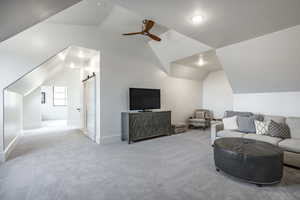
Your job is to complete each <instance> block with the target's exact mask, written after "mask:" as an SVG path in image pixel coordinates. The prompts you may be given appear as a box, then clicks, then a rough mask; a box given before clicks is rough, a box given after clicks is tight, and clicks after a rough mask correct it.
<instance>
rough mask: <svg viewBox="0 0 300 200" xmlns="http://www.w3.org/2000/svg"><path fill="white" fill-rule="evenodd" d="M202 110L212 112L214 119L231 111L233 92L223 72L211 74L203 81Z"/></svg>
mask: <svg viewBox="0 0 300 200" xmlns="http://www.w3.org/2000/svg"><path fill="white" fill-rule="evenodd" d="M203 108H205V109H209V110H212V111H213V114H214V117H215V118H222V117H223V115H224V112H225V111H226V110H232V109H233V92H232V89H231V86H230V83H229V81H228V79H227V76H226V74H225V72H224V71H223V70H220V71H216V72H211V73H209V74H208V76H207V77H206V78H205V79H204V80H203Z"/></svg>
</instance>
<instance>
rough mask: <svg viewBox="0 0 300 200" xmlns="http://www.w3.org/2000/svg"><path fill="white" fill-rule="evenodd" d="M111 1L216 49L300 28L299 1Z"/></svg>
mask: <svg viewBox="0 0 300 200" xmlns="http://www.w3.org/2000/svg"><path fill="white" fill-rule="evenodd" d="M112 1H113V2H116V3H118V4H120V5H122V6H124V7H125V8H128V9H130V10H133V11H134V12H136V13H139V14H140V15H142V16H145V17H148V18H152V19H154V20H156V21H157V22H159V23H160V24H164V25H165V26H167V27H169V28H170V29H174V30H176V31H178V32H180V33H182V34H185V35H186V36H189V37H191V38H194V39H196V40H198V41H200V42H202V43H204V44H207V45H209V46H212V47H215V48H218V47H223V46H226V45H229V44H233V43H236V42H240V41H243V40H247V39H250V38H255V37H258V36H261V35H264V34H268V33H272V32H275V31H278V30H281V29H285V28H288V27H292V26H296V25H298V24H300V12H299V8H300V1H299V0H211V1H208V0H184V1H183V0H163V1H162V0H161V1H158V0H152V1H149V0H112ZM193 15H202V16H203V17H204V22H203V23H202V24H199V25H193V24H192V23H191V18H192V16H193Z"/></svg>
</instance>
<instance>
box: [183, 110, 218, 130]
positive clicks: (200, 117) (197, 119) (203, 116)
mask: <svg viewBox="0 0 300 200" xmlns="http://www.w3.org/2000/svg"><path fill="white" fill-rule="evenodd" d="M212 118H213V117H212V113H211V112H210V111H209V110H206V109H197V110H195V112H194V115H193V116H192V117H190V118H189V119H188V124H189V127H190V128H203V129H206V128H208V127H210V121H211V119H212Z"/></svg>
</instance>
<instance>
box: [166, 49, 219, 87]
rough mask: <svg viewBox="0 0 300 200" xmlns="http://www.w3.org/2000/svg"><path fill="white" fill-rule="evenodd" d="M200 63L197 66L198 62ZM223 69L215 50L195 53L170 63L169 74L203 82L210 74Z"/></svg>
mask: <svg viewBox="0 0 300 200" xmlns="http://www.w3.org/2000/svg"><path fill="white" fill-rule="evenodd" d="M200 60H201V61H202V63H201V64H199V61H200ZM222 69H223V67H222V65H221V63H220V61H219V58H218V56H217V55H216V51H215V50H210V51H206V52H202V53H197V54H195V55H192V56H188V57H186V58H182V59H179V60H176V61H174V62H172V63H171V71H170V74H171V75H172V76H175V77H178V78H187V79H192V80H200V81H201V80H203V79H204V78H205V77H206V76H207V75H208V74H209V73H210V72H214V71H218V70H222Z"/></svg>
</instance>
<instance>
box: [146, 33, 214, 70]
mask: <svg viewBox="0 0 300 200" xmlns="http://www.w3.org/2000/svg"><path fill="white" fill-rule="evenodd" d="M160 37H161V39H162V41H161V42H156V41H150V42H149V45H150V47H151V48H152V50H153V51H154V53H155V55H156V56H157V57H158V58H159V60H160V62H161V63H162V65H163V66H164V71H165V72H167V73H168V72H170V64H171V62H173V61H176V60H179V59H182V58H185V57H187V56H190V55H193V54H196V53H201V52H205V51H208V50H210V49H211V48H210V47H209V46H207V45H205V44H202V43H200V42H198V41H197V40H194V39H191V38H189V37H187V36H185V35H182V34H180V33H178V32H176V31H174V30H169V31H167V32H166V33H164V34H161V35H160Z"/></svg>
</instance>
